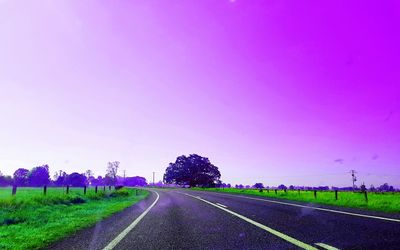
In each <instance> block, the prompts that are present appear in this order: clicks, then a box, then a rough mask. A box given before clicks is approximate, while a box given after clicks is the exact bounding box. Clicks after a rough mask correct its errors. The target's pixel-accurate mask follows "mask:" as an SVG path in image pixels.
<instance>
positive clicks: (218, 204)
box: [215, 203, 227, 208]
mask: <svg viewBox="0 0 400 250" xmlns="http://www.w3.org/2000/svg"><path fill="white" fill-rule="evenodd" d="M215 204H217V205H218V206H221V207H224V208H227V206H225V205H222V204H220V203H215Z"/></svg>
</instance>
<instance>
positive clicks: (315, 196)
mask: <svg viewBox="0 0 400 250" xmlns="http://www.w3.org/2000/svg"><path fill="white" fill-rule="evenodd" d="M314 199H317V190H314Z"/></svg>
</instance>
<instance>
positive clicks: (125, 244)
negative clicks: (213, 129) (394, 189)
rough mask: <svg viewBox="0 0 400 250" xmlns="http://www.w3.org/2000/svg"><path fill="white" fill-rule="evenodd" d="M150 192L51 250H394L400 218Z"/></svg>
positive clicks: (257, 200) (398, 245)
mask: <svg viewBox="0 0 400 250" xmlns="http://www.w3.org/2000/svg"><path fill="white" fill-rule="evenodd" d="M151 190H152V194H151V195H150V196H149V197H148V198H147V199H146V200H144V201H142V202H140V203H138V204H137V205H134V206H132V207H130V208H128V209H126V210H124V211H123V212H120V213H118V214H115V215H114V216H112V217H110V218H107V219H105V220H103V221H101V222H99V223H98V224H96V226H94V227H91V228H88V229H84V230H81V231H79V232H77V233H76V234H75V235H72V236H70V237H68V238H66V239H65V240H62V241H60V242H58V243H56V244H54V245H52V246H51V247H50V249H332V250H333V249H400V219H399V218H394V217H393V216H392V217H388V216H386V215H383V214H376V213H374V214H371V213H367V212H361V213H360V212H359V210H358V212H357V210H349V209H347V210H346V211H347V212H350V213H348V214H343V213H337V212H335V211H329V210H317V209H313V208H311V207H304V206H296V205H294V206H293V205H291V204H299V203H290V202H284V203H287V204H284V203H275V202H270V201H269V200H268V199H264V198H255V197H250V196H241V195H229V194H222V193H212V192H203V191H191V190H187V189H174V190H169V189H151ZM272 201H274V200H272ZM275 201H276V200H275ZM334 210H336V209H334ZM339 212H340V211H339ZM360 215H361V216H360ZM363 215H367V217H363ZM368 216H371V217H368ZM374 217H378V218H374ZM380 217H387V218H389V220H386V219H385V218H380ZM391 218H392V219H391Z"/></svg>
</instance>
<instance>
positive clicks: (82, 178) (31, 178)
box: [0, 161, 147, 187]
mask: <svg viewBox="0 0 400 250" xmlns="http://www.w3.org/2000/svg"><path fill="white" fill-rule="evenodd" d="M119 165H120V163H119V162H118V161H114V162H109V163H108V164H107V169H106V174H105V175H104V176H101V175H98V176H97V177H95V175H94V172H93V171H92V170H86V171H85V172H84V173H78V172H73V173H70V174H67V173H66V172H65V171H63V170H59V171H57V172H55V174H54V175H53V178H52V179H51V178H50V168H49V166H48V165H47V164H45V165H41V166H37V167H34V168H32V169H30V170H28V169H26V168H19V169H17V170H16V171H15V172H14V174H13V175H12V176H6V175H3V174H2V173H1V172H0V186H3V187H4V186H19V187H41V186H46V185H50V186H72V187H82V186H90V185H91V186H116V185H123V186H146V185H147V181H146V179H145V178H144V177H140V176H133V177H122V176H119V175H118V169H119Z"/></svg>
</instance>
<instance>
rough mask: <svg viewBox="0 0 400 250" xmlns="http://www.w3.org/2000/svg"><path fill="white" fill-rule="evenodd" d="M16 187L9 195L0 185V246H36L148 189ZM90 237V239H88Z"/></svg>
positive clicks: (125, 204)
mask: <svg viewBox="0 0 400 250" xmlns="http://www.w3.org/2000/svg"><path fill="white" fill-rule="evenodd" d="M47 191H48V192H47V195H46V196H44V195H43V189H41V188H19V189H18V191H17V194H16V196H15V197H11V189H10V188H0V249H39V248H43V247H46V246H48V245H49V244H51V243H52V242H55V241H57V240H60V239H62V238H64V237H65V236H67V235H69V234H72V233H74V232H76V231H78V230H79V229H82V228H85V227H88V226H91V225H94V224H95V223H96V222H97V221H100V220H102V219H104V218H106V217H108V216H110V215H111V214H113V213H116V212H118V211H121V210H123V209H124V208H127V207H129V206H131V205H133V204H134V203H136V202H138V201H140V200H142V199H144V198H146V197H147V196H148V194H149V192H148V191H145V190H138V195H137V196H136V190H135V189H128V188H122V189H120V190H112V191H109V190H108V189H107V190H106V192H104V191H102V190H100V189H99V192H98V193H97V194H96V193H95V192H94V189H88V191H87V194H86V195H84V194H83V190H82V188H71V189H70V193H69V194H68V195H67V194H64V192H63V189H62V188H48V190H47ZM88 240H90V239H88Z"/></svg>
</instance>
